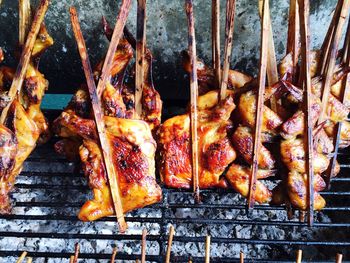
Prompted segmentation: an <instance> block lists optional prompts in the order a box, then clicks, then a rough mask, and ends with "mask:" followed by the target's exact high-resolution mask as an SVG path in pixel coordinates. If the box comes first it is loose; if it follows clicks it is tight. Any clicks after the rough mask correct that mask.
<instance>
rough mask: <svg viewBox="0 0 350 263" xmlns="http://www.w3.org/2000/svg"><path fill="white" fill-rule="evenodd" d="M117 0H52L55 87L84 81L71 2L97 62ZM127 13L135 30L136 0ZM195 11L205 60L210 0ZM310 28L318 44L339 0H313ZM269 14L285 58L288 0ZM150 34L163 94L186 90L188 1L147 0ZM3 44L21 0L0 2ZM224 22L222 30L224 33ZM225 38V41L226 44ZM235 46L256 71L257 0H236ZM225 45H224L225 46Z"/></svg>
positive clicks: (12, 35) (180, 94) (62, 89)
mask: <svg viewBox="0 0 350 263" xmlns="http://www.w3.org/2000/svg"><path fill="white" fill-rule="evenodd" d="M119 2H120V1H115V0H52V1H51V6H50V8H49V11H48V14H47V16H46V24H47V26H48V30H49V32H50V33H51V34H52V36H53V37H54V39H55V41H56V43H55V45H54V47H52V48H51V49H50V50H49V51H48V52H47V53H46V54H45V56H44V57H43V58H42V64H41V69H42V71H43V72H44V73H45V75H46V77H47V78H48V79H49V80H50V84H51V85H50V92H51V93H69V92H70V91H72V90H74V89H75V87H76V85H77V84H78V83H79V82H80V81H82V79H83V74H82V70H81V63H80V60H79V57H78V53H77V50H76V44H75V42H74V39H73V34H72V30H71V26H70V20H69V15H68V8H69V6H70V5H74V6H76V7H77V9H78V12H79V17H80V20H81V25H82V30H83V33H84V36H85V38H86V39H87V46H88V47H89V51H90V56H91V60H92V62H93V63H96V62H97V61H98V60H99V59H100V58H101V57H102V56H103V54H105V52H106V48H107V46H106V44H107V42H106V39H105V37H104V35H103V34H102V30H101V29H102V28H101V22H100V21H101V16H102V15H104V16H106V17H107V18H108V19H109V21H112V22H113V23H114V19H115V16H116V14H117V12H118V3H119ZM133 2H134V3H133V7H132V10H131V14H130V16H129V19H128V27H129V28H130V29H131V30H132V31H133V32H134V30H135V23H136V15H135V11H136V0H135V1H133ZM194 2H195V8H194V12H195V17H196V37H197V48H198V55H199V56H200V57H201V58H203V59H204V60H205V61H206V62H208V63H209V62H210V59H211V44H210V36H211V28H210V21H211V11H210V10H211V1H209V0H194ZM310 2H311V33H312V38H311V39H312V46H314V47H318V46H320V44H321V42H322V40H323V37H324V35H325V32H326V30H327V27H328V24H329V22H330V19H331V14H332V11H333V9H334V7H335V4H336V0H312V1H310ZM270 5H271V15H272V19H273V30H274V37H275V45H276V52H277V55H278V58H281V56H283V54H284V52H285V42H286V31H287V22H288V21H287V19H288V5H289V1H288V0H272V1H270ZM224 6H225V1H221V7H222V11H221V14H222V16H221V21H222V25H224V9H223V8H224ZM147 8H148V10H147V11H148V23H147V39H148V45H149V47H150V48H151V50H152V51H153V53H154V57H155V59H156V62H155V67H154V77H155V81H156V87H157V89H159V90H160V91H161V94H162V96H163V97H164V98H180V99H183V98H185V97H187V96H188V88H187V82H186V79H185V77H184V72H183V70H182V68H181V65H180V56H179V53H180V51H181V50H183V49H185V48H186V47H187V27H186V25H187V24H186V17H185V12H184V1H182V0H181V1H180V0H173V1H171V0H149V1H148V5H147ZM0 29H1V30H0V46H1V47H3V48H4V50H5V51H6V56H7V58H8V62H9V63H13V59H11V57H9V55H10V54H11V53H12V51H13V48H14V47H15V45H16V42H17V38H18V37H17V35H18V14H17V1H15V0H3V3H2V5H1V6H0ZM223 31H224V28H223V26H222V30H221V35H222V38H223V36H224V35H223ZM223 42H224V41H222V44H223ZM233 45H234V49H233V58H232V64H231V66H232V67H233V68H237V69H240V70H243V71H246V72H248V73H251V74H256V69H257V61H258V58H259V45H260V22H259V17H258V11H257V0H254V1H252V0H237V12H236V19H235V32H234V43H233ZM222 50H223V49H222Z"/></svg>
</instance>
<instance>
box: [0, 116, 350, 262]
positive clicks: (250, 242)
mask: <svg viewBox="0 0 350 263" xmlns="http://www.w3.org/2000/svg"><path fill="white" fill-rule="evenodd" d="M57 114H58V112H57V111H49V112H47V113H46V116H49V118H50V119H53V117H55V116H57ZM54 142H55V139H53V140H51V141H50V142H49V143H48V144H46V145H43V146H39V147H38V148H37V149H36V150H35V152H34V153H33V154H32V155H31V156H30V157H29V158H28V160H27V164H28V163H29V166H30V164H31V163H32V166H33V165H34V164H36V163H39V164H40V163H41V164H43V165H46V164H50V163H56V164H58V165H61V166H65V165H66V166H67V164H69V162H68V161H66V160H65V159H64V158H63V157H61V156H58V155H55V154H52V155H51V154H47V153H50V152H53V151H54V150H53V143H54ZM346 151H347V150H346V149H345V151H344V150H343V151H340V155H339V156H338V159H339V160H340V163H341V173H340V177H337V178H334V179H333V180H332V183H333V184H334V183H337V184H342V186H341V188H342V189H345V188H346V184H347V185H348V186H350V178H348V177H344V175H346V171H347V170H348V169H350V154H349V153H347V152H346ZM42 152H44V154H43V153H42ZM70 165H71V164H70ZM20 176H21V177H23V178H24V179H25V178H26V177H33V176H34V177H38V178H41V179H42V178H44V179H45V178H46V177H47V178H49V179H52V178H53V177H55V178H56V179H57V180H59V181H60V182H63V184H49V183H23V182H22V183H17V184H16V189H17V191H23V190H24V191H33V190H40V191H41V190H42V191H45V190H47V189H50V190H54V191H55V190H62V191H67V192H69V191H80V192H89V190H88V187H87V185H86V180H83V181H85V185H83V184H67V183H64V182H67V181H69V182H72V181H73V180H75V179H77V178H78V181H79V180H80V181H81V180H82V179H81V178H80V177H81V176H82V175H81V173H80V174H76V173H74V171H73V170H71V171H62V172H52V173H48V172H40V171H27V170H26V169H25V170H24V172H22V173H21V175H20ZM72 176H73V177H72ZM69 177H72V178H69ZM79 178H80V179H79ZM41 179H40V180H41ZM267 180H270V181H271V179H267ZM29 181H30V180H29ZM338 188H339V187H338ZM162 189H163V200H162V202H161V203H159V204H155V205H153V206H151V207H150V208H146V210H147V209H151V210H159V212H160V217H140V216H136V217H135V216H134V215H132V216H130V215H129V214H128V215H127V216H126V220H127V222H130V223H133V222H134V223H137V222H140V223H141V225H142V226H144V225H145V224H156V225H159V231H158V234H150V235H148V236H147V241H148V242H155V243H157V244H158V247H159V253H158V254H157V255H155V254H152V255H147V260H148V261H150V262H164V259H165V253H166V243H167V240H168V226H169V224H170V223H171V224H174V225H175V231H176V226H181V225H186V226H187V225H190V226H193V225H200V226H202V228H203V229H204V230H205V232H210V230H211V228H213V227H215V226H219V225H221V224H224V225H234V226H243V227H244V226H246V227H252V228H253V227H280V228H281V229H300V231H303V229H306V228H308V227H307V223H306V222H299V221H296V220H295V219H294V220H291V221H288V220H286V221H284V220H277V221H276V220H271V219H270V220H265V219H261V220H256V219H255V220H251V219H249V217H247V219H231V218H206V217H205V213H203V217H202V218H185V217H181V218H176V217H174V216H173V214H174V211H178V210H181V209H185V210H186V209H192V210H193V211H198V210H204V211H207V210H208V211H212V212H211V213H210V214H211V215H213V214H215V213H214V211H220V210H229V211H232V210H234V211H236V210H237V211H245V209H246V204H245V202H242V200H243V199H242V200H241V202H240V203H233V204H226V203H222V204H219V205H218V204H217V203H210V202H206V201H205V202H203V203H201V204H195V203H193V202H192V201H193V193H192V192H190V191H184V190H177V189H166V188H164V187H162ZM15 192H16V191H15ZM201 193H202V195H204V196H207V197H208V196H212V195H215V196H218V197H222V196H227V195H238V194H235V192H234V190H222V189H213V190H201ZM322 195H324V196H325V198H326V200H327V201H328V199H332V200H331V201H330V203H331V206H329V207H328V206H327V207H326V208H325V209H324V210H323V211H322V213H326V215H332V214H334V217H336V215H337V214H340V215H341V214H345V215H349V214H350V200H348V203H347V202H344V201H343V199H344V198H346V197H347V196H350V191H344V190H341V189H337V190H333V188H331V190H329V191H325V192H322ZM174 196H182V197H184V198H187V199H186V200H187V201H186V203H178V202H174V201H171V200H176V198H174ZM333 199H334V200H333ZM337 199H340V200H337ZM348 199H349V198H348ZM337 201H340V202H337ZM327 203H328V202H327ZM339 203H340V204H341V205H339ZM337 204H338V205H337ZM81 205H82V203H81V202H66V201H62V202H57V201H54V202H50V201H36V200H34V201H33V200H31V201H19V202H16V204H15V207H21V208H23V209H24V210H25V209H26V208H32V207H38V208H45V209H46V208H47V209H51V210H52V211H55V212H56V214H55V213H53V214H43V215H31V214H25V213H22V214H17V213H15V214H10V215H0V220H1V222H3V221H8V222H10V221H13V220H22V221H23V222H34V221H37V222H38V224H40V223H42V222H47V221H49V222H56V221H63V224H66V225H72V226H73V225H74V224H76V223H77V222H79V219H78V218H77V216H76V215H69V216H67V215H65V214H60V213H58V211H61V209H68V208H73V209H75V210H78V209H79V207H80V206H81ZM143 210H145V209H140V211H143ZM254 211H257V212H259V211H263V212H264V211H271V212H274V213H279V212H283V211H285V207H283V206H271V205H256V206H255V207H254ZM318 215H319V213H316V214H315V218H317V217H318ZM332 217H333V216H332ZM347 217H348V216H344V217H343V218H344V220H340V221H339V220H335V221H334V222H332V223H329V222H318V221H315V223H314V226H313V227H312V228H308V229H313V231H320V232H322V231H323V230H325V229H326V230H327V231H329V230H332V231H334V233H336V232H338V231H343V232H344V233H345V235H347V238H346V239H345V240H340V239H338V240H316V239H314V240H311V239H310V240H309V239H294V240H293V239H290V240H288V239H285V240H282V239H281V240H276V239H272V240H268V239H259V238H250V239H246V238H232V237H227V238H226V237H218V236H212V238H211V241H212V244H224V245H229V244H237V245H240V246H241V247H242V248H244V247H246V248H247V249H248V248H249V247H251V246H260V245H263V246H268V247H271V248H272V250H273V249H274V248H278V249H279V250H283V249H284V248H285V247H287V246H288V247H292V248H293V250H294V251H296V250H297V249H299V248H301V249H306V250H307V249H308V248H310V247H314V248H319V249H320V250H321V249H328V250H330V251H333V252H334V251H336V252H340V253H343V254H344V256H345V259H346V256H347V255H348V253H349V252H347V251H346V250H347V248H348V247H350V220H346V218H347ZM99 222H102V223H103V222H105V223H109V224H111V223H113V222H115V218H114V217H108V218H104V219H101V220H97V222H96V224H97V223H99ZM90 224H95V223H90ZM115 226H116V222H115ZM78 227H79V226H77V227H76V229H75V231H78V232H74V233H70V232H68V233H54V232H53V231H52V232H36V231H33V232H24V233H23V232H20V231H0V241H1V239H4V238H24V239H25V240H27V239H31V238H38V239H41V240H44V239H50V240H57V239H64V240H74V241H76V242H78V241H79V240H86V241H90V240H113V241H116V242H118V241H133V242H138V243H141V229H140V231H139V232H140V233H139V234H132V235H130V234H121V235H119V234H114V233H113V234H94V233H93V234H86V233H79V229H78ZM286 231H287V230H286ZM173 242H174V243H177V244H178V245H180V246H181V245H182V246H183V247H184V246H185V244H186V243H189V242H190V243H195V244H197V245H198V247H199V248H200V247H204V243H205V235H200V236H178V235H176V234H175V236H174V241H173ZM64 250H65V251H64V252H56V251H31V250H30V249H28V252H29V255H30V256H32V257H38V258H46V259H56V260H59V259H60V258H65V259H67V258H69V256H70V255H71V253H73V251H74V247H67V248H65V249H64ZM69 251H71V252H69ZM230 252H231V251H228V253H230ZM20 253H21V251H17V250H6V248H0V259H1V258H7V257H14V256H19V255H20ZM173 254H175V255H173ZM173 254H172V257H171V260H172V262H187V260H188V258H189V255H184V254H179V253H178V252H175V253H173ZM110 256H111V254H109V253H105V252H102V253H100V252H98V253H85V252H84V251H82V253H81V254H80V258H84V259H95V260H97V261H99V260H107V259H109V258H110ZM334 257H335V253H332V252H330V253H329V254H328V258H327V259H326V260H324V258H320V259H317V258H312V260H313V262H331V261H332V260H333V261H334ZM136 258H140V254H134V253H132V254H128V253H125V252H121V253H118V254H117V256H116V259H118V260H126V261H128V260H135V259H136ZM293 258H294V256H293V255H291V254H290V255H289V257H288V258H281V259H280V260H279V259H278V258H276V260H275V261H271V260H269V259H268V258H247V259H246V262H253V261H254V262H292V261H290V260H291V259H293ZM192 259H193V261H194V262H203V259H204V249H203V253H202V256H198V255H196V256H194V257H192ZM211 261H212V262H239V254H235V255H224V256H220V257H217V256H213V257H212V258H211ZM55 262H57V261H55ZM101 262H106V261H101Z"/></svg>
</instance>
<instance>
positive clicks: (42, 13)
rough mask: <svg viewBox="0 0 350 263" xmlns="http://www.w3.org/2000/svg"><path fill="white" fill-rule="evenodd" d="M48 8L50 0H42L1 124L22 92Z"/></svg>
mask: <svg viewBox="0 0 350 263" xmlns="http://www.w3.org/2000/svg"><path fill="white" fill-rule="evenodd" d="M48 6H49V0H41V2H40V5H39V7H38V9H37V11H36V14H35V17H34V20H33V23H32V26H31V29H30V32H29V33H28V37H27V40H26V42H25V45H24V48H23V50H22V54H21V58H20V60H19V63H18V65H17V69H16V72H15V75H14V78H13V80H12V84H11V88H10V90H9V92H8V97H9V101H8V104H7V106H6V107H5V108H4V109H3V111H2V113H1V116H0V124H4V122H5V119H6V116H7V112H8V109H9V108H10V106H11V104H12V102H13V100H14V99H15V97H16V95H17V94H18V93H19V92H20V90H21V88H22V85H23V81H24V77H25V73H26V72H27V68H28V65H29V61H30V58H31V56H32V52H33V48H34V43H35V40H36V37H37V35H38V33H39V30H40V26H41V23H42V22H43V20H44V17H45V14H46V11H47V8H48Z"/></svg>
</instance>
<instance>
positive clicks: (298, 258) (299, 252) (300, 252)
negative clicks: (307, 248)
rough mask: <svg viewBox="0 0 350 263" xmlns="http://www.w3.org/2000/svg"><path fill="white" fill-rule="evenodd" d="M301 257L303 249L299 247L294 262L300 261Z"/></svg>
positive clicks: (298, 262) (299, 262)
mask: <svg viewBox="0 0 350 263" xmlns="http://www.w3.org/2000/svg"><path fill="white" fill-rule="evenodd" d="M302 257H303V251H302V250H301V249H299V250H298V251H297V260H296V263H301V259H302Z"/></svg>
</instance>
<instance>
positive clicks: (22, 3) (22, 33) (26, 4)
mask: <svg viewBox="0 0 350 263" xmlns="http://www.w3.org/2000/svg"><path fill="white" fill-rule="evenodd" d="M18 4H19V29H18V33H19V41H18V42H19V45H20V46H23V45H24V42H25V41H26V37H27V34H28V31H29V27H30V22H31V16H32V14H31V13H32V12H31V9H30V0H19V1H18Z"/></svg>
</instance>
